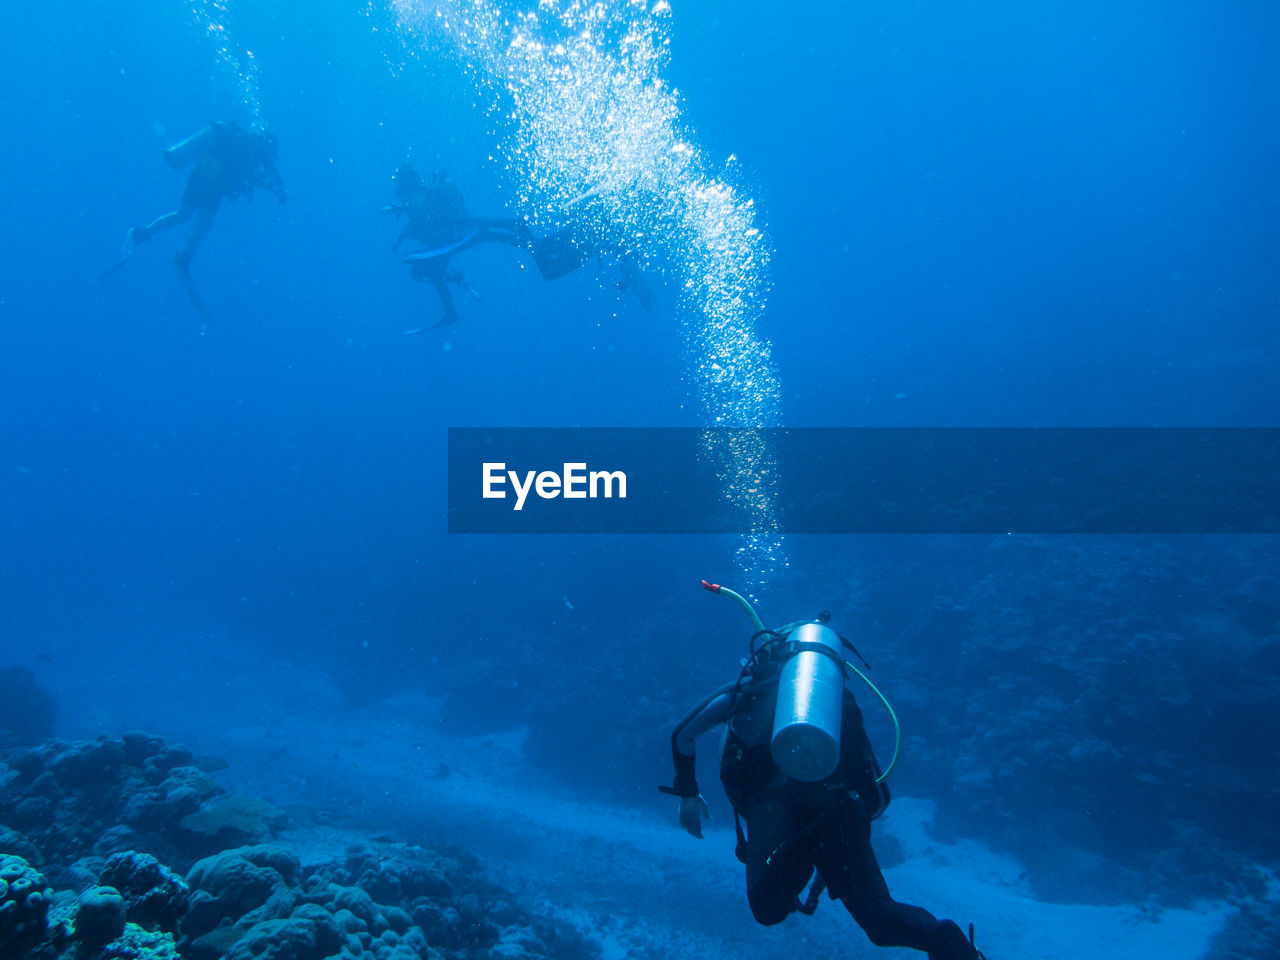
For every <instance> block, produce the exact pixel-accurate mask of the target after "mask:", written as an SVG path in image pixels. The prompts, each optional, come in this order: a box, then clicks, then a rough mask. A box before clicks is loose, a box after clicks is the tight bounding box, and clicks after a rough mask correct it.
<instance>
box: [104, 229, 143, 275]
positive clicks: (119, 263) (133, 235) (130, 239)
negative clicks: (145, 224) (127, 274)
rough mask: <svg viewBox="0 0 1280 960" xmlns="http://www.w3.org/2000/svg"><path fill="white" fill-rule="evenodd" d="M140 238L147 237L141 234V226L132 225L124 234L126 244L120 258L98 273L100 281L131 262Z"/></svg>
mask: <svg viewBox="0 0 1280 960" xmlns="http://www.w3.org/2000/svg"><path fill="white" fill-rule="evenodd" d="M140 239H145V237H141V236H140V233H139V228H138V227H130V228H129V232H128V233H126V234H125V235H124V246H123V247H122V248H121V250H120V257H119V259H118V260H116V261H115V262H114V263H113V264H111V266H109V267H107V269H105V270H103V271H102V272H101V273H100V274H98V280H99V282H101V281H103V280H105V279H107V277H109V276H111V275H112V274H113V273H115V272H116V271H117V270H119V269H120V268H121V267H123V266H124V265H125V264H126V263H128V262H129V258H130V257H132V256H133V251H134V250H135V249H136V248H137V246H138V241H139V240H140Z"/></svg>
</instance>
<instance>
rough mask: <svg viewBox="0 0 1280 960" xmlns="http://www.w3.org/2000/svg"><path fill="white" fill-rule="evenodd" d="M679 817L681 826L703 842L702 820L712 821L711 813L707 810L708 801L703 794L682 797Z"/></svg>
mask: <svg viewBox="0 0 1280 960" xmlns="http://www.w3.org/2000/svg"><path fill="white" fill-rule="evenodd" d="M679 816H680V826H682V827H684V829H685V832H686V833H688V834H689V835H690V836H691V837H697V838H698V839H699V840H701V839H702V818H703V817H706V818H707V819H708V820H710V819H711V811H710V810H709V809H708V808H707V801H705V800H703V799H702V794H698V795H697V796H696V797H681V798H680V815H679Z"/></svg>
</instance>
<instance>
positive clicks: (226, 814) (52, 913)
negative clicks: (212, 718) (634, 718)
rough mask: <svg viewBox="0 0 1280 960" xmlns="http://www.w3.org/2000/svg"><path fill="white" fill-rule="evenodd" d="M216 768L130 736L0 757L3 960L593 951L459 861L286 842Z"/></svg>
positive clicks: (398, 958) (458, 855)
mask: <svg viewBox="0 0 1280 960" xmlns="http://www.w3.org/2000/svg"><path fill="white" fill-rule="evenodd" d="M224 766H225V764H223V763H221V762H220V761H217V760H212V759H209V758H202V757H196V756H194V755H193V754H192V753H191V751H190V750H187V749H186V748H185V747H182V746H180V745H177V744H171V743H166V742H165V741H164V740H163V739H161V738H159V737H154V736H148V735H146V734H143V733H127V734H125V735H124V736H122V737H119V738H116V737H107V736H103V737H99V738H98V739H97V740H95V741H91V742H75V743H69V742H63V741H58V740H49V741H47V742H45V743H43V744H42V745H40V746H37V747H34V748H31V749H25V750H17V749H14V750H9V751H6V752H4V753H3V754H0V960H22V958H31V960H172V958H179V957H180V958H186V960H220V958H225V960H322V958H335V960H498V958H503V960H516V958H530V960H537V958H552V957H554V958H556V960H578V958H582V960H587V958H594V957H598V956H599V954H600V950H599V947H598V946H597V945H596V944H594V943H593V942H592V941H591V940H589V939H588V938H586V937H584V936H583V935H581V934H580V933H579V932H578V931H577V930H576V929H574V928H573V927H572V926H570V925H568V924H566V923H564V922H562V921H559V920H556V919H552V918H548V917H544V916H539V915H538V914H537V913H536V912H534V911H531V910H529V909H527V908H525V907H522V906H521V905H520V903H519V900H518V898H517V897H515V896H513V895H511V894H510V893H509V892H507V891H505V890H503V889H502V888H501V887H499V886H498V885H496V884H494V883H492V882H490V881H489V880H488V879H486V877H485V874H484V870H483V867H482V864H481V863H480V861H479V860H477V858H475V857H474V856H472V855H470V854H468V853H467V852H465V851H462V850H459V849H454V848H441V849H435V848H430V847H425V846H419V845H413V844H409V843H405V842H396V841H394V840H391V839H389V838H386V837H379V838H376V839H375V838H367V839H366V838H361V839H360V840H359V841H358V842H355V843H351V844H349V845H347V846H346V849H345V851H344V852H343V853H341V854H338V855H336V856H335V855H333V854H331V853H324V854H319V855H317V854H316V853H314V852H311V851H313V850H315V849H317V848H316V847H315V846H314V845H304V846H299V845H297V844H293V843H291V842H289V841H288V837H289V836H291V835H292V834H293V831H291V830H289V829H288V828H289V827H290V826H291V824H290V817H291V816H293V815H294V814H291V813H286V812H284V811H281V810H278V809H276V808H275V807H273V806H271V805H270V804H268V803H265V802H263V801H261V800H258V799H256V798H252V797H244V796H234V795H228V794H227V793H226V792H225V791H224V790H223V788H222V787H220V786H219V784H218V781H217V779H216V778H215V776H214V774H215V773H216V772H217V771H218V770H219V769H221V768H222V767H224ZM302 815H303V816H305V814H302ZM293 826H297V825H296V824H294V825H293ZM282 837H284V838H285V839H284V840H283V841H282V839H281V838H282ZM319 849H330V850H331V849H332V846H329V847H328V848H323V847H322V848H319Z"/></svg>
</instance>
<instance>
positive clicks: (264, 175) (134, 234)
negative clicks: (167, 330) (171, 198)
mask: <svg viewBox="0 0 1280 960" xmlns="http://www.w3.org/2000/svg"><path fill="white" fill-rule="evenodd" d="M278 150H279V145H278V142H277V140H276V137H275V135H274V134H270V133H266V132H264V131H255V130H244V129H241V127H240V126H239V125H238V124H237V123H236V122H235V121H234V120H232V121H222V120H220V121H217V122H215V123H211V124H210V125H209V126H207V127H205V128H204V129H202V130H199V131H197V132H196V133H193V134H192V135H191V136H189V137H187V139H185V140H183V141H182V142H180V143H176V144H174V145H173V146H171V147H169V148H168V149H166V150H165V152H164V158H165V161H166V162H167V163H168V164H169V166H171V167H173V168H174V169H175V170H180V169H182V168H183V167H186V166H188V165H191V164H194V167H193V168H192V170H191V175H190V177H188V178H187V186H186V189H184V190H183V192H182V199H181V200H180V201H179V203H178V209H176V210H174V211H172V212H170V213H166V214H163V215H161V216H159V217H157V218H156V219H155V220H153V221H151V223H149V224H147V225H146V226H145V227H131V228H130V229H129V232H128V234H127V235H126V236H125V241H124V249H123V251H122V252H121V255H120V258H119V259H118V260H117V261H116V262H115V263H113V264H112V265H111V266H110V267H108V268H107V269H106V270H104V271H103V272H102V273H101V274H100V275H99V279H100V280H101V279H105V278H107V277H109V276H110V275H111V274H113V273H115V272H116V271H117V270H119V269H120V268H121V267H122V266H124V265H125V263H126V262H128V260H129V257H130V256H132V254H133V251H134V249H135V248H136V247H137V245H138V244H139V243H142V242H143V241H145V240H149V239H150V238H151V237H152V236H153V235H154V234H156V233H159V232H160V231H162V230H168V229H169V228H170V227H176V226H178V225H179V224H182V223H186V222H187V221H188V220H191V219H192V218H193V217H194V218H195V222H194V223H193V224H192V225H191V232H190V233H188V234H187V241H186V243H185V244H183V246H182V249H181V250H179V251H178V253H177V255H176V256H174V258H173V265H174V268H175V269H176V270H177V273H178V280H179V282H180V283H181V284H182V286H183V289H184V290H186V292H187V295H188V296H189V297H190V298H191V302H192V304H193V305H194V306H195V308H196V310H198V311H199V312H200V314H201V315H202V316H203V317H204V318H205V319H206V320H208V319H210V318H209V311H208V310H206V309H205V307H204V304H203V303H202V302H201V300H200V298H199V296H198V295H197V294H196V291H195V288H194V287H193V286H192V284H191V275H190V273H189V272H188V268H189V267H190V265H191V257H192V256H193V255H194V254H195V252H196V248H197V247H199V246H200V241H201V240H203V239H204V235H205V234H206V233H208V232H209V228H210V227H211V226H213V220H214V217H215V216H216V215H217V213H218V207H219V205H220V204H221V203H222V200H223V198H224V197H225V198H226V199H228V200H234V199H236V198H237V197H239V196H240V195H241V194H243V195H244V196H245V197H247V198H248V199H249V200H252V199H253V188H254V187H262V188H263V189H264V190H268V191H270V192H271V193H273V194H275V197H276V199H277V200H278V201H279V202H280V203H284V202H285V201H286V200H288V198H289V195H288V193H286V191H285V188H284V182H283V180H281V178H280V173H279V171H278V170H276V166H275V160H276V155H277V153H278Z"/></svg>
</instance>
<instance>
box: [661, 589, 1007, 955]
mask: <svg viewBox="0 0 1280 960" xmlns="http://www.w3.org/2000/svg"><path fill="white" fill-rule="evenodd" d="M713 588H714V591H715V592H721V591H722V590H723V588H720V587H718V586H715V585H708V589H713ZM726 592H728V591H726ZM729 594H730V595H731V596H733V594H732V593H731V592H729ZM753 616H754V614H753ZM827 619H829V617H828V616H827V615H826V614H825V613H824V614H823V615H822V616H821V617H819V619H818V621H814V622H815V623H820V624H825V623H826V622H827ZM804 623H807V622H802V623H797V624H789V625H788V626H786V627H783V628H781V629H780V630H778V631H771V630H762V631H761V632H760V634H757V636H758V637H759V636H763V637H765V642H764V643H763V644H762V645H761V647H760V648H759V650H756V651H753V654H752V657H751V659H750V660H749V661H748V662H747V665H746V667H744V668H743V671H742V674H741V675H740V676H739V678H738V680H737V682H735V683H729V684H726V685H725V686H722V687H720V688H719V689H717V690H715V691H714V692H712V693H711V694H710V695H709V696H708V697H707V698H706V699H704V700H703V701H702V702H701V703H700V704H699V705H698V706H697V707H695V708H694V709H693V710H691V711H690V712H689V713H688V714H686V715H685V717H684V718H683V719H681V720H680V722H679V723H677V724H676V726H675V729H674V730H673V731H672V733H671V752H672V757H673V759H674V761H675V770H676V773H675V782H674V785H673V786H671V787H665V786H664V787H659V789H660V790H662V791H663V792H664V793H669V794H673V795H675V796H677V797H679V798H680V810H679V820H680V825H681V826H682V827H684V829H685V830H686V831H688V832H689V833H690V834H692V835H693V836H695V837H699V838H701V836H702V817H703V816H704V815H706V814H707V804H706V801H705V800H703V798H702V796H701V794H700V793H699V792H698V783H697V779H696V777H695V765H694V741H696V740H697V738H698V737H700V736H701V735H702V734H704V733H706V732H708V731H709V730H711V729H712V728H714V727H718V726H720V725H721V724H725V725H727V727H728V735H727V737H726V739H725V745H724V754H723V756H722V758H721V767H720V779H721V782H722V783H723V784H724V788H725V794H726V795H727V796H728V798H729V801H730V803H732V804H733V810H734V820H735V823H737V827H738V850H737V854H738V859H739V860H741V861H742V862H743V863H744V864H745V865H746V874H747V901H748V903H749V904H750V906H751V913H752V915H753V916H754V917H755V918H756V920H757V921H758V922H759V923H761V924H764V925H766V926H768V925H772V924H775V923H781V922H782V921H783V920H784V919H786V918H787V916H789V915H790V914H791V913H792V912H795V911H799V912H801V913H806V914H809V913H813V911H814V910H815V909H816V908H817V905H818V897H819V896H820V895H821V893H822V890H823V888H824V887H825V888H826V889H827V890H829V892H830V896H831V897H832V898H833V899H835V898H838V899H839V900H840V901H841V902H842V903H843V904H844V905H845V907H846V909H848V911H849V913H850V914H851V915H852V916H853V919H854V920H856V921H857V923H858V925H859V926H860V927H862V929H863V930H864V931H865V932H866V934H867V937H868V938H869V939H870V940H871V942H872V943H874V944H876V945H877V946H881V947H911V948H914V949H916V950H922V951H926V952H927V953H928V955H929V958H930V960H978V958H982V956H983V955H982V954H981V953H979V952H978V951H977V949H976V948H975V947H974V946H973V944H972V942H971V941H970V940H969V939H968V938H966V937H965V935H964V933H963V932H962V931H961V930H960V928H959V927H958V926H957V925H956V924H955V923H954V922H952V921H950V920H938V918H937V917H935V916H934V915H933V914H931V913H930V912H929V911H927V910H925V909H923V908H921V907H915V906H911V905H909V904H905V903H899V902H898V901H896V900H894V899H893V897H892V896H891V895H890V893H889V887H888V885H887V884H886V883H885V880H884V876H883V875H882V874H881V872H880V866H879V864H878V863H877V862H876V858H875V853H874V852H873V851H872V849H871V821H872V820H873V819H875V818H876V817H877V816H878V815H879V814H880V813H881V812H882V811H883V810H884V809H885V807H886V806H888V803H889V790H888V787H887V786H885V785H884V783H883V776H882V774H881V773H880V766H879V764H878V763H877V761H876V758H875V754H874V752H873V751H872V748H871V744H870V742H869V740H868V739H867V734H866V731H865V730H864V728H863V725H862V712H861V711H860V710H859V709H858V705H857V702H856V701H855V700H854V697H853V694H852V693H851V692H850V691H849V689H848V688H847V687H844V688H843V690H842V702H841V707H840V726H839V732H840V735H839V743H840V754H839V760H838V762H837V764H836V766H835V770H834V772H832V773H830V774H829V775H828V776H826V777H825V778H823V779H821V780H818V781H816V782H808V781H804V780H799V779H794V778H792V777H790V776H788V775H787V774H785V773H783V772H782V770H781V769H780V768H779V767H778V764H777V763H776V762H775V760H774V756H773V750H772V748H771V740H772V738H773V727H774V711H775V708H776V706H777V702H778V697H779V688H780V683H781V680H782V678H783V676H784V673H783V667H784V665H785V664H786V663H787V661H788V660H790V659H791V658H792V657H794V656H796V655H797V654H798V650H797V647H803V648H804V649H806V650H817V648H818V647H819V646H820V645H819V644H816V643H813V642H807V643H804V644H797V643H796V642H794V640H793V639H792V638H791V634H792V633H793V632H794V631H796V630H798V629H800V628H801V627H802V626H803V625H804ZM828 632H830V633H832V634H834V631H830V630H828ZM804 636H806V637H809V636H812V633H806V634H805V635H804ZM837 636H838V635H837ZM753 645H754V641H753ZM818 652H819V653H822V654H829V653H830V649H829V648H826V649H824V650H821V651H818ZM833 659H836V662H840V661H839V659H838V658H834V657H833ZM839 669H840V672H841V673H844V672H845V666H844V664H843V663H842V662H841V664H840V668H839ZM831 760H832V762H835V758H834V756H832V757H831ZM878 778H879V779H878ZM739 818H741V819H742V820H745V821H746V824H747V829H746V833H745V835H744V833H743V830H742V826H741V823H739V822H738V820H739ZM815 873H816V879H814V881H813V885H812V886H811V887H810V890H809V894H808V896H807V897H806V899H805V900H804V901H801V900H800V896H801V894H802V893H803V891H804V888H805V886H806V885H807V884H809V881H810V879H811V878H813V877H814V876H815Z"/></svg>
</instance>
